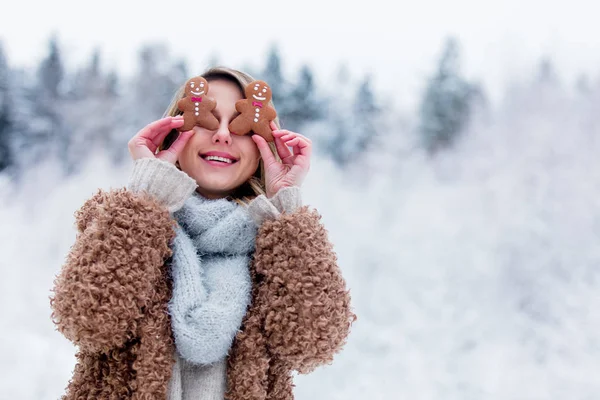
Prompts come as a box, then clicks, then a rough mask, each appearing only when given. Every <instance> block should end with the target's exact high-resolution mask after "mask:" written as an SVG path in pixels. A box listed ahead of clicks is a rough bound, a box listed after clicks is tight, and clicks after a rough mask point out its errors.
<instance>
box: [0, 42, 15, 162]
mask: <svg viewBox="0 0 600 400" xmlns="http://www.w3.org/2000/svg"><path fill="white" fill-rule="evenodd" d="M9 75H10V70H9V68H8V63H7V62H6V56H5V54H4V47H3V45H2V43H0V171H3V170H4V169H6V168H8V167H10V166H11V165H12V163H13V162H14V160H13V154H12V146H11V143H12V133H13V116H12V110H11V100H12V99H11V93H10V86H9V81H10V76H9Z"/></svg>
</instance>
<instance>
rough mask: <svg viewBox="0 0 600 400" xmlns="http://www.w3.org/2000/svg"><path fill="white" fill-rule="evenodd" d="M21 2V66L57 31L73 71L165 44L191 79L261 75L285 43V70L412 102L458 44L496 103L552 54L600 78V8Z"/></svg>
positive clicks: (551, 0) (434, 1) (2, 18)
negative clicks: (226, 72) (345, 77)
mask: <svg viewBox="0 0 600 400" xmlns="http://www.w3.org/2000/svg"><path fill="white" fill-rule="evenodd" d="M149 4H150V2H141V1H125V0H121V1H116V0H104V1H98V2H96V3H93V2H84V1H77V2H75V1H67V0H53V1H43V2H42V1H17V2H9V3H7V2H5V3H4V4H3V5H2V8H1V10H0V39H1V40H2V41H3V43H4V47H5V50H6V52H7V54H8V57H9V60H10V62H11V64H13V65H26V64H29V63H32V62H35V61H38V60H39V59H41V58H42V57H43V56H44V55H45V54H46V46H47V40H48V37H49V35H50V34H51V32H56V33H57V34H58V38H59V40H60V43H61V45H63V47H64V49H65V51H66V53H65V54H66V58H67V61H68V62H69V63H70V64H77V63H80V62H83V61H86V60H87V58H88V57H89V55H90V53H91V51H92V49H93V48H94V47H96V46H97V47H100V48H101V49H102V51H103V54H104V56H105V58H104V66H106V67H116V68H119V69H121V70H122V71H124V72H127V73H129V72H131V71H132V70H133V66H134V63H135V51H136V50H137V49H138V48H139V46H140V45H141V44H143V43H147V42H150V41H163V42H165V43H167V44H168V45H169V47H170V48H171V49H172V52H173V55H174V56H178V57H185V58H186V59H187V60H188V61H189V66H190V73H195V72H197V71H194V65H195V64H196V65H198V64H200V65H199V66H198V67H197V68H198V70H201V69H202V68H204V61H206V60H207V59H208V58H209V57H210V56H211V55H213V54H216V55H218V57H219V60H220V61H221V62H222V63H225V64H228V65H231V66H234V67H241V66H242V65H243V64H244V63H247V64H251V65H257V66H258V65H262V64H263V62H264V61H263V60H262V59H261V58H262V57H264V55H265V53H266V51H267V49H268V48H269V47H270V45H271V44H272V43H274V42H277V43H278V44H279V45H280V47H281V51H282V55H283V56H284V61H285V64H284V68H285V69H286V70H287V71H288V72H290V73H294V72H295V71H296V68H297V67H298V66H299V64H300V63H302V62H306V63H309V64H310V65H311V66H313V67H314V68H315V70H316V73H317V78H318V79H319V80H325V79H329V78H330V77H331V76H333V75H334V73H335V71H336V70H337V68H338V66H339V65H340V64H341V63H342V62H346V63H348V65H349V68H350V71H351V72H352V73H353V74H355V75H359V74H364V73H371V74H373V75H374V77H375V82H374V83H375V85H376V86H377V87H378V88H379V89H381V90H387V91H389V92H392V91H393V92H394V96H395V97H396V101H397V102H398V103H400V104H408V103H410V102H411V101H412V100H411V99H413V98H414V97H415V94H416V93H417V92H418V91H419V90H420V88H421V87H422V86H423V81H424V79H425V77H426V76H427V75H428V74H429V73H430V72H431V69H432V68H433V65H434V60H435V58H436V57H437V56H438V54H439V51H440V47H441V45H442V43H443V40H444V38H445V37H446V36H447V35H450V34H452V35H455V36H457V37H458V38H459V39H460V41H461V43H462V46H463V66H464V71H465V73H466V74H467V75H468V76H469V77H471V78H473V79H478V80H481V81H483V82H484V83H485V85H486V88H487V89H488V91H489V92H490V93H491V95H492V96H498V95H499V94H500V93H499V88H500V87H501V86H502V84H503V83H504V82H506V80H507V79H511V78H513V77H516V76H523V75H525V74H528V73H530V72H531V69H532V68H533V67H534V66H535V64H536V63H537V61H538V60H539V59H540V57H542V56H551V57H552V58H553V60H554V61H555V64H556V66H557V68H558V69H559V71H560V72H561V74H562V75H563V77H564V78H565V79H566V80H567V83H572V82H573V81H574V80H575V78H576V76H577V75H578V74H579V73H581V72H586V73H588V74H590V75H591V76H592V77H595V76H596V75H597V74H596V72H597V71H600V24H599V23H598V21H597V16H598V15H599V11H600V5H598V2H597V1H595V0H569V1H565V0H563V1H556V0H493V1H491V0H489V1H484V0H479V1H475V0H452V1H448V0H444V1H442V0H413V1H410V2H408V1H405V2H394V1H390V0H369V1H366V0H364V1H361V2H356V1H354V2H353V1H337V0H336V1H330V0H302V1H298V2H289V1H283V0H279V1H273V0H256V1H255V0H252V1H251V0H246V1H239V0H235V1H234V0H229V1H220V0H216V1H188V0H180V1H177V2H175V1H173V2H162V3H159V2H153V3H151V5H149Z"/></svg>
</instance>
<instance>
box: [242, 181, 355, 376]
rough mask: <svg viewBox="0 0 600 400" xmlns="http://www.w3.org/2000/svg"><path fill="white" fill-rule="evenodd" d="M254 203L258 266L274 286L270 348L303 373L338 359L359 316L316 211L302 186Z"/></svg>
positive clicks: (267, 327)
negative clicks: (302, 195) (302, 196)
mask: <svg viewBox="0 0 600 400" xmlns="http://www.w3.org/2000/svg"><path fill="white" fill-rule="evenodd" d="M260 197H261V198H257V199H255V200H253V202H252V203H251V204H250V207H249V208H250V212H251V215H253V217H254V218H255V221H256V222H257V223H258V224H260V225H259V226H260V228H259V232H258V236H257V240H256V251H255V254H254V265H255V268H256V273H257V274H259V275H262V276H263V282H262V284H264V285H267V287H268V294H267V296H268V300H267V301H268V304H269V306H268V307H267V311H266V315H265V320H264V325H265V326H264V329H265V333H266V336H267V345H268V347H269V350H270V353H271V354H273V355H277V356H278V357H279V358H280V359H282V360H283V361H286V362H288V363H290V365H291V366H292V368H294V369H296V370H297V371H299V372H301V373H307V372H310V371H312V370H313V369H314V368H316V367H317V366H319V365H323V364H328V363H330V362H332V361H333V356H334V354H336V353H337V352H339V351H340V350H341V349H342V347H343V346H344V344H345V342H346V338H347V336H348V334H349V331H350V327H351V325H352V322H353V321H354V320H355V319H356V316H355V315H354V313H353V312H352V310H351V305H350V293H349V290H348V289H347V288H346V282H345V280H344V278H343V277H342V273H341V271H340V268H339V266H338V264H337V256H336V254H335V251H334V250H333V246H332V244H331V242H330V241H329V238H328V233H327V230H326V229H325V227H324V226H323V224H322V223H321V216H320V214H319V213H318V212H317V211H316V210H311V209H309V207H308V206H302V205H301V201H300V195H299V188H297V187H291V188H285V189H282V190H280V191H279V192H278V193H277V194H276V195H275V196H274V197H273V199H267V198H266V197H265V196H264V195H263V196H260Z"/></svg>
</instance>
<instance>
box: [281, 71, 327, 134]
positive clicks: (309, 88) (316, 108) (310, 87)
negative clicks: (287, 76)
mask: <svg viewBox="0 0 600 400" xmlns="http://www.w3.org/2000/svg"><path fill="white" fill-rule="evenodd" d="M287 103H288V104H289V110H288V114H287V116H286V128H287V129H290V130H293V131H301V130H302V127H303V125H305V124H307V123H308V122H314V121H315V120H318V119H321V118H322V117H323V115H324V114H325V110H324V106H325V104H324V100H323V99H321V98H320V96H319V93H318V92H317V88H316V85H315V83H314V75H313V72H312V70H311V69H310V67H309V66H308V65H304V66H302V68H301V69H300V73H299V78H298V83H297V84H296V85H295V86H294V88H293V89H292V92H291V93H290V96H289V99H288V101H287Z"/></svg>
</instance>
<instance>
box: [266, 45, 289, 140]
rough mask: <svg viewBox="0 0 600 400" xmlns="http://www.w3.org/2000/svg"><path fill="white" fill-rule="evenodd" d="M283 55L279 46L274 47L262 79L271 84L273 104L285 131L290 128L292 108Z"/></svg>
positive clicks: (270, 52) (268, 57)
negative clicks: (283, 65)
mask: <svg viewBox="0 0 600 400" xmlns="http://www.w3.org/2000/svg"><path fill="white" fill-rule="evenodd" d="M281 64H282V63H281V55H280V53H279V48H278V47H277V45H273V46H272V47H271V49H270V50H269V54H268V55H267V62H266V65H265V67H264V69H263V72H262V74H261V75H260V78H258V79H261V80H263V81H265V82H267V83H268V84H269V86H270V87H271V92H272V93H273V104H274V105H275V108H276V109H277V116H278V117H279V122H280V124H281V126H282V127H283V128H285V129H287V128H288V123H289V122H290V121H288V117H289V115H290V112H291V106H290V104H289V97H290V90H289V87H288V83H287V81H286V79H285V78H284V75H283V69H282V66H281Z"/></svg>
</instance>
